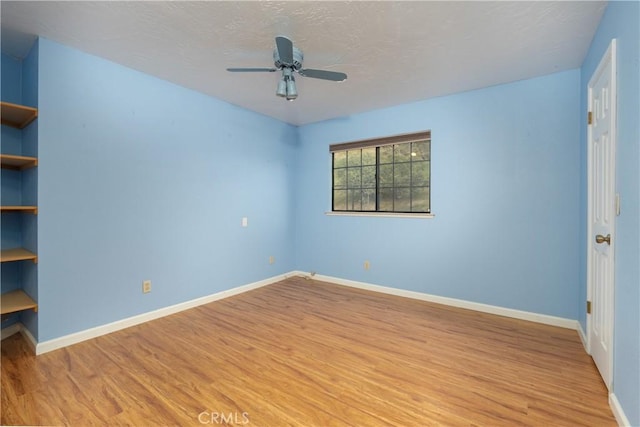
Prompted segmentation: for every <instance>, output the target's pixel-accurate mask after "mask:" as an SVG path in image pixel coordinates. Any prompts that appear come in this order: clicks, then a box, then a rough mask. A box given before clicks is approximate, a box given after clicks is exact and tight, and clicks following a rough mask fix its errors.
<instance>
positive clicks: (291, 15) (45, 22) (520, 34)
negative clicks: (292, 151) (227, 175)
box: [0, 1, 606, 125]
mask: <svg viewBox="0 0 640 427" xmlns="http://www.w3.org/2000/svg"><path fill="white" fill-rule="evenodd" d="M0 7H1V13H2V21H1V23H2V50H3V52H5V53H8V54H11V55H14V56H18V57H22V56H24V55H25V53H26V51H27V49H28V48H29V47H30V46H31V44H32V43H33V40H34V38H35V36H36V35H38V36H44V37H46V38H48V39H51V40H54V41H57V42H60V43H62V44H65V45H68V46H72V47H75V48H77V49H80V50H82V51H84V52H88V53H91V54H94V55H97V56H100V57H103V58H107V59H109V60H112V61H114V62H117V63H120V64H123V65H125V66H128V67H130V68H133V69H136V70H140V71H143V72H145V73H148V74H151V75H154V76H157V77H160V78H162V79H166V80H169V81H171V82H174V83H177V84H179V85H182V86H185V87H188V88H191V89H194V90H197V91H200V92H203V93H206V94H209V95H212V96H214V97H216V98H220V99H223V100H225V101H228V102H230V103H232V104H236V105H240V106H242V107H245V108H247V109H250V110H253V111H257V112H259V113H263V114H265V115H268V116H271V117H275V118H277V119H280V120H282V121H285V122H288V123H292V124H295V125H300V124H306V123H311V122H316V121H321V120H325V119H330V118H335V117H341V116H347V115H351V114H355V113H359V112H363V111H368V110H373V109H377V108H382V107H388V106H392V105H398V104H403V103H407V102H412V101H417V100H422V99H426V98H431V97H435V96H441V95H446V94H451V93H455V92H461V91H466V90H470V89H476V88H481V87H486V86H492V85H496V84H501V83H506V82H511V81H516V80H521V79H526V78H531V77H535V76H541V75H545V74H550V73H554V72H557V71H561V70H567V69H572V68H577V67H579V66H580V64H581V63H582V60H583V58H584V56H585V54H586V52H587V49H588V47H589V43H590V42H591V39H592V37H593V35H594V33H595V30H596V28H597V25H598V23H599V22H600V18H601V17H602V14H603V11H604V9H605V7H606V2H600V1H586V2H582V1H553V2H542V1H498V2H484V1H471V2H458V1H445V2H433V1H429V2H398V1H396V2H386V1H376V2H369V1H354V2H326V1H319V2H310V1H303V2H299V1H289V2H270V1H264V2H249V1H233V2H218V1H213V2H189V1H187V2H65V1H62V2H29V1H21V2H9V1H2V2H1V3H0ZM276 35H285V36H287V37H289V38H291V39H292V40H293V41H294V43H295V45H296V46H297V47H299V48H300V49H302V50H303V52H304V67H305V68H319V69H327V70H333V71H342V72H345V73H347V74H348V76H349V78H348V79H347V80H346V81H345V82H342V83H335V82H329V81H323V80H317V79H310V78H304V77H297V79H296V80H297V83H298V92H299V94H300V95H299V98H298V99H297V100H296V101H294V102H287V101H285V100H283V99H282V98H278V97H276V96H275V90H276V85H277V80H278V77H279V76H278V73H243V74H240V73H229V72H227V71H226V70H225V69H226V68H227V67H270V66H272V64H273V59H272V52H273V48H274V44H275V42H274V37H275V36H276Z"/></svg>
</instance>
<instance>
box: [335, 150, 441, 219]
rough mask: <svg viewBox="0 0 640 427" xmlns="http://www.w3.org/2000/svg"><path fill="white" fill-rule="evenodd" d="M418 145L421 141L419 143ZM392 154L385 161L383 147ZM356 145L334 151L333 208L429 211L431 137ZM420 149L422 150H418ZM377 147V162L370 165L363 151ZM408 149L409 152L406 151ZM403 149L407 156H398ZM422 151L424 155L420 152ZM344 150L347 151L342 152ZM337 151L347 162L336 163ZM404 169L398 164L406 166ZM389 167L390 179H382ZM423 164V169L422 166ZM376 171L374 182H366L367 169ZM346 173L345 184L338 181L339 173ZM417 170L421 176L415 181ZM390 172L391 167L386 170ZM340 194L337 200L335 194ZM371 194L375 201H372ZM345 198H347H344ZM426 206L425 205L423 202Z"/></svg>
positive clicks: (397, 211) (349, 210) (354, 210)
mask: <svg viewBox="0 0 640 427" xmlns="http://www.w3.org/2000/svg"><path fill="white" fill-rule="evenodd" d="M416 144H422V146H420V145H416ZM383 147H384V149H385V150H387V151H389V150H390V153H387V157H389V156H388V154H390V155H391V156H390V161H388V160H389V159H388V158H387V159H386V160H385V162H384V163H383V159H382V157H381V149H382V148H383ZM383 147H381V146H376V147H365V148H356V149H350V150H343V151H339V150H337V151H332V210H333V211H338V212H383V213H385V212H395V213H430V212H431V209H430V208H431V206H430V205H431V204H430V198H431V196H430V193H431V191H430V184H431V182H430V181H431V176H430V175H431V173H430V170H431V156H430V151H431V141H430V139H425V140H419V141H411V142H402V143H399V144H393V145H391V144H389V145H385V146H383ZM419 148H420V149H419ZM369 149H375V165H373V164H368V163H367V162H368V160H365V156H364V154H363V150H369ZM407 149H408V151H407ZM400 150H403V151H404V156H405V158H404V159H402V158H400V157H399V154H398V151H400ZM420 151H421V153H420V154H421V157H419V158H417V159H416V158H415V157H418V152H420ZM342 153H344V154H342ZM336 154H338V155H339V156H344V157H345V158H344V165H341V166H336ZM402 165H406V171H405V172H404V174H403V176H400V175H401V174H402V170H400V169H399V168H398V167H399V166H401V167H403V168H404V167H405V166H402ZM385 166H386V167H387V168H390V179H389V180H388V181H389V182H387V181H386V180H385V182H382V181H383V180H382V175H383V173H382V171H381V168H383V167H385ZM420 167H423V168H425V169H424V170H422V171H421V170H420V169H419V168H420ZM369 170H374V171H375V173H374V176H373V180H372V181H373V185H371V184H370V183H369V182H368V181H366V180H365V179H366V177H365V175H366V172H368V171H369ZM356 171H357V172H356ZM341 173H343V174H344V175H343V176H344V181H346V182H343V183H342V184H340V183H337V182H336V176H339V175H340V174H341ZM418 173H421V174H422V176H421V178H420V181H421V182H420V181H416V180H417V179H419V178H418V176H417V175H418ZM387 174H389V170H387ZM337 194H338V195H339V197H338V199H339V200H338V201H337V200H336V195H337ZM371 195H373V198H374V200H373V201H371V200H370V199H371ZM343 199H344V200H343ZM421 204H422V205H423V206H422V207H421V206H420V205H421Z"/></svg>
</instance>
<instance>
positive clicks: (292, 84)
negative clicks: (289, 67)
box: [287, 76, 298, 101]
mask: <svg viewBox="0 0 640 427" xmlns="http://www.w3.org/2000/svg"><path fill="white" fill-rule="evenodd" d="M297 97H298V89H297V88H296V80H295V79H294V78H293V76H290V77H289V78H288V79H287V101H293V100H294V99H296V98H297Z"/></svg>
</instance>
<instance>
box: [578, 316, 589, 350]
mask: <svg viewBox="0 0 640 427" xmlns="http://www.w3.org/2000/svg"><path fill="white" fill-rule="evenodd" d="M577 329H578V336H579V337H580V341H582V346H583V347H584V351H586V352H587V354H591V352H590V351H589V342H588V341H587V334H586V333H585V332H584V331H583V330H582V325H581V324H580V322H578V328H577Z"/></svg>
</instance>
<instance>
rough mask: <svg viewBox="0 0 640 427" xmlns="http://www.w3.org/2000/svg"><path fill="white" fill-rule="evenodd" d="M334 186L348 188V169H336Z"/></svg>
mask: <svg viewBox="0 0 640 427" xmlns="http://www.w3.org/2000/svg"><path fill="white" fill-rule="evenodd" d="M333 188H347V169H344V168H343V169H334V171H333Z"/></svg>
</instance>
